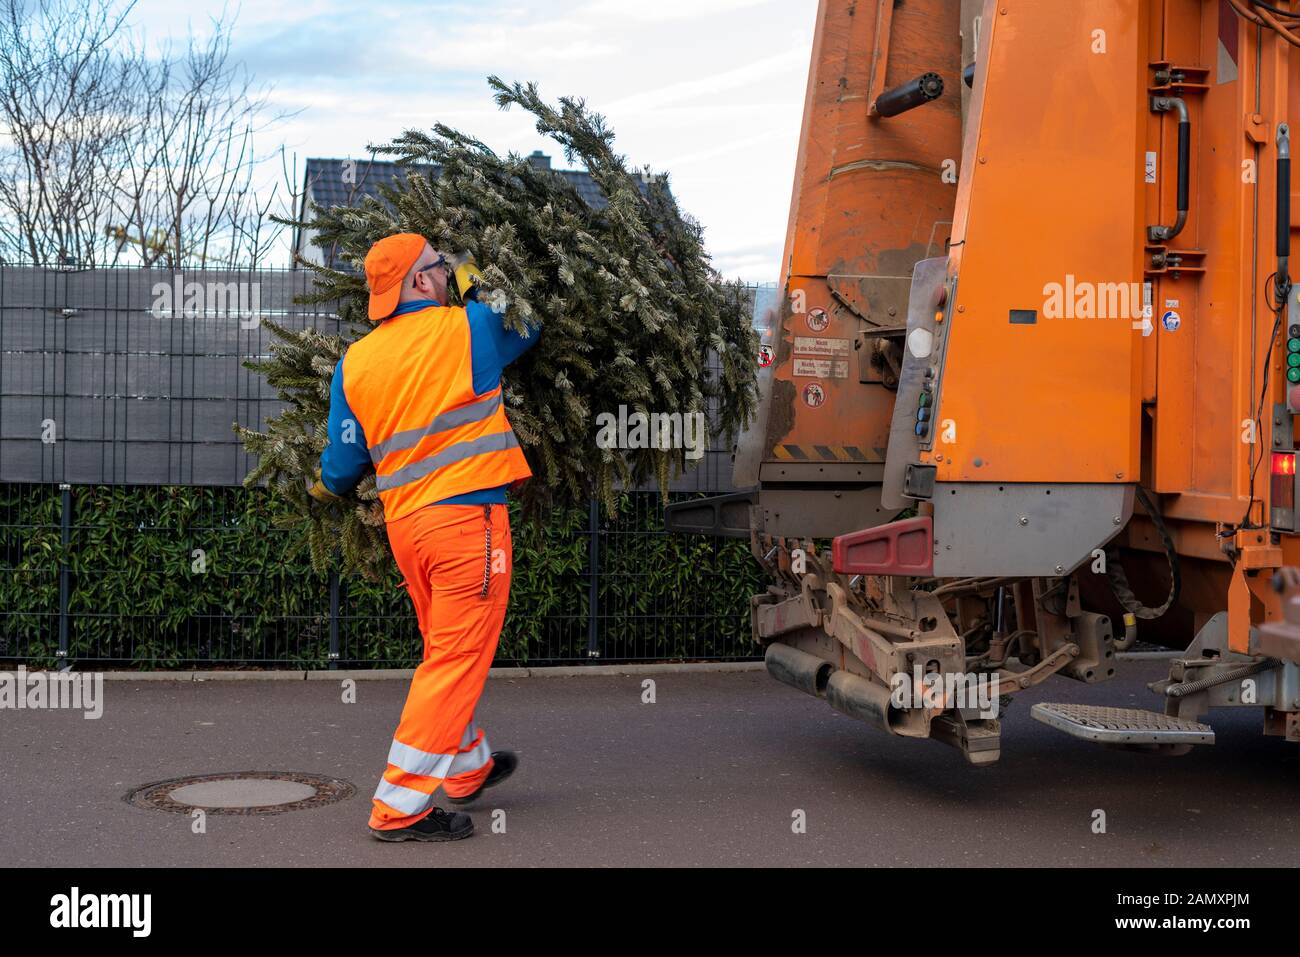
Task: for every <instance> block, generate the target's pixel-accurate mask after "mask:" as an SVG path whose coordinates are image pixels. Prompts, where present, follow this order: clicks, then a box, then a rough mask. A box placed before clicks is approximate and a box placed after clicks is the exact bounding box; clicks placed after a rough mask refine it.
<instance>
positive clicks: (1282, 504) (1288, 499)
mask: <svg viewBox="0 0 1300 957" xmlns="http://www.w3.org/2000/svg"><path fill="white" fill-rule="evenodd" d="M1295 455H1296V454H1295V453H1294V452H1274V453H1273V465H1272V469H1271V471H1272V477H1271V481H1270V482H1269V499H1268V504H1269V507H1270V508H1285V509H1294V508H1295Z"/></svg>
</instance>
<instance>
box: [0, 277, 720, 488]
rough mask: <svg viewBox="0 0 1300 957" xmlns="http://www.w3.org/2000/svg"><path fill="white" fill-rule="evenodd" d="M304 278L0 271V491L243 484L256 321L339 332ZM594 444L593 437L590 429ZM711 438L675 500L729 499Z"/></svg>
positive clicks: (262, 409)
mask: <svg viewBox="0 0 1300 957" xmlns="http://www.w3.org/2000/svg"><path fill="white" fill-rule="evenodd" d="M310 288H311V278H310V275H309V274H308V273H305V272H302V271H300V270H269V269H268V270H259V271H221V272H218V271H200V270H187V271H185V272H183V273H181V272H172V271H170V270H163V269H140V268H109V269H85V270H58V269H40V268H31V267H23V266H4V265H0V481H3V482H52V483H64V482H66V483H69V484H123V485H239V484H240V482H241V481H242V480H243V477H244V476H245V475H246V474H247V473H248V470H249V469H250V468H251V466H252V462H251V460H250V457H249V456H248V455H247V454H245V453H244V451H243V449H242V448H241V446H240V444H239V442H238V440H237V438H236V436H235V433H234V431H233V429H232V424H233V423H235V422H238V423H239V424H240V425H244V426H249V427H253V428H258V429H260V428H261V427H262V423H263V422H264V420H265V419H266V417H267V416H269V415H274V414H275V413H276V412H278V411H279V408H280V403H279V402H278V401H277V400H276V398H275V393H274V391H273V390H272V389H271V388H270V387H269V386H268V385H267V384H266V382H265V380H264V379H263V378H262V377H261V376H260V375H257V374H256V373H254V372H251V371H249V370H248V369H245V368H244V367H243V363H244V361H245V360H248V359H252V358H257V357H260V356H263V355H265V353H266V351H267V342H268V338H269V337H270V332H269V330H268V329H267V328H266V327H265V325H263V323H262V321H261V320H263V319H270V320H272V321H274V322H276V323H277V324H279V325H283V326H288V327H289V328H294V329H297V328H302V327H303V326H305V325H310V326H313V327H314V328H317V329H320V330H321V331H322V332H330V333H337V332H339V331H340V323H339V320H338V318H337V316H336V314H335V311H334V309H333V308H332V307H331V306H330V304H320V305H312V306H305V305H300V304H297V303H295V302H294V298H295V297H297V296H301V295H302V294H303V293H305V292H308V291H309V290H310ZM593 434H594V429H593ZM730 476H731V467H730V452H729V450H728V449H727V448H726V447H725V446H723V445H721V444H720V443H719V440H718V439H717V438H716V437H715V438H714V440H713V442H712V447H711V448H710V450H709V451H708V452H706V453H705V456H704V458H703V459H702V460H701V461H700V463H699V464H698V466H697V467H696V468H694V469H692V470H691V472H690V473H689V474H687V475H686V476H683V477H681V478H679V479H677V480H676V481H674V483H673V485H672V489H673V491H710V492H712V491H725V490H726V489H727V488H728V487H729V485H730Z"/></svg>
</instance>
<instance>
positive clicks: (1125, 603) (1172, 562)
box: [1106, 485, 1183, 620]
mask: <svg viewBox="0 0 1300 957" xmlns="http://www.w3.org/2000/svg"><path fill="white" fill-rule="evenodd" d="M1136 492H1137V497H1138V501H1139V502H1141V503H1142V507H1143V508H1145V509H1146V510H1147V514H1148V515H1149V516H1151V521H1152V523H1153V524H1154V525H1155V527H1156V532H1157V533H1158V534H1159V535H1160V541H1161V544H1163V545H1164V548H1165V558H1166V559H1167V560H1168V562H1169V579H1170V581H1169V597H1168V598H1166V599H1165V603H1164V604H1163V605H1161V606H1160V607H1159V608H1148V607H1147V606H1146V605H1144V604H1142V603H1141V602H1140V601H1138V598H1137V596H1136V595H1135V594H1133V589H1132V588H1130V587H1129V583H1128V576H1127V575H1125V574H1124V566H1123V565H1122V564H1120V560H1119V548H1118V547H1117V546H1115V545H1111V546H1109V547H1108V548H1107V549H1106V580H1107V581H1109V582H1110V590H1111V593H1112V594H1114V596H1115V600H1116V601H1118V602H1119V603H1120V605H1121V607H1123V609H1124V610H1125V611H1126V612H1128V613H1129V614H1132V615H1136V616H1137V617H1138V618H1143V619H1148V620H1150V619H1153V618H1159V617H1160V616H1161V615H1163V614H1164V613H1165V612H1167V611H1168V610H1169V609H1170V608H1172V607H1173V605H1174V603H1175V602H1176V601H1178V595H1179V594H1180V593H1181V592H1182V590H1183V576H1182V572H1181V571H1180V570H1179V567H1178V553H1177V552H1176V551H1175V550H1174V540H1173V537H1172V536H1171V535H1170V534H1169V529H1168V528H1166V527H1165V522H1164V519H1163V518H1162V517H1161V516H1160V510H1159V509H1157V508H1156V504H1155V502H1154V501H1152V499H1151V496H1150V495H1148V494H1147V490H1146V489H1144V488H1143V487H1142V486H1141V485H1139V486H1137V488H1136Z"/></svg>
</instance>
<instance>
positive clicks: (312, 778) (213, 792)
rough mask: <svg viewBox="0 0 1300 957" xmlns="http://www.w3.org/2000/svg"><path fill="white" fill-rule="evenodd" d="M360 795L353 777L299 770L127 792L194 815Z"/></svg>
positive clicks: (285, 807)
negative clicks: (349, 778)
mask: <svg viewBox="0 0 1300 957" xmlns="http://www.w3.org/2000/svg"><path fill="white" fill-rule="evenodd" d="M355 793H356V788H354V787H353V786H352V785H351V784H349V783H348V782H347V781H344V780H342V779H340V778H329V777H325V776H323V775H320V774H303V773H300V772H297V771H234V772H231V773H228V774H196V775H193V776H191V777H187V778H172V779H171V780H169V781H155V782H154V783H153V784H146V785H144V786H142V787H138V788H136V789H135V790H134V791H131V792H130V793H129V794H127V795H126V797H125V800H126V802H127V803H128V804H132V805H134V806H135V807H142V808H147V809H149V810H153V811H174V812H177V813H180V814H189V813H190V812H191V811H193V810H195V809H196V808H198V809H200V810H203V811H207V812H208V813H209V814H283V813H284V812H286V811H301V810H304V809H306V808H311V807H320V806H322V805H324V804H333V803H335V802H336V801H345V800H347V799H348V798H350V797H352V795H353V794H355Z"/></svg>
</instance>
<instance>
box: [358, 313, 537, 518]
mask: <svg viewBox="0 0 1300 957" xmlns="http://www.w3.org/2000/svg"><path fill="white" fill-rule="evenodd" d="M343 391H344V394H345V395H346V397H347V400H348V405H349V406H350V407H351V409H352V414H353V415H354V416H355V417H356V419H357V422H358V423H359V424H360V426H361V429H362V431H363V432H364V433H365V439H366V444H367V445H368V446H369V449H370V460H371V461H372V462H373V463H374V466H375V480H376V486H377V488H378V490H379V500H380V501H381V502H382V503H383V505H384V519H385V520H386V521H389V522H392V521H396V520H397V519H399V518H402V517H404V516H406V515H409V514H410V513H411V512H414V511H415V510H416V509H419V508H423V507H424V506H425V505H431V504H433V503H434V502H439V501H441V500H443V499H445V498H450V497H451V496H453V495H461V494H463V493H465V492H474V491H478V490H479V489H486V488H497V487H498V486H501V485H508V484H509V483H511V482H514V481H517V480H519V479H526V478H528V477H529V476H531V475H532V472H531V471H530V470H529V468H528V462H527V461H526V460H525V458H524V453H523V451H522V450H521V449H520V448H519V440H518V439H517V438H516V437H515V433H514V431H513V430H512V429H511V428H510V421H509V420H508V419H507V418H506V410H505V402H504V397H503V396H502V394H501V386H500V383H498V384H497V387H496V388H495V389H493V390H492V391H490V392H486V393H484V394H482V395H475V394H474V384H473V365H472V362H471V359H470V333H469V320H468V318H467V317H466V315H465V310H464V309H463V308H461V307H458V306H434V307H430V308H428V309H421V310H419V311H418V312H409V313H405V314H403V315H400V316H394V317H393V318H391V319H385V320H384V321H383V322H382V323H381V324H380V325H379V326H378V327H377V328H375V329H374V330H372V331H371V332H370V333H368V334H367V335H365V336H363V337H362V338H361V339H359V340H357V341H356V342H354V343H352V345H350V346H349V347H348V350H347V352H346V353H345V354H344V356H343Z"/></svg>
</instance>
